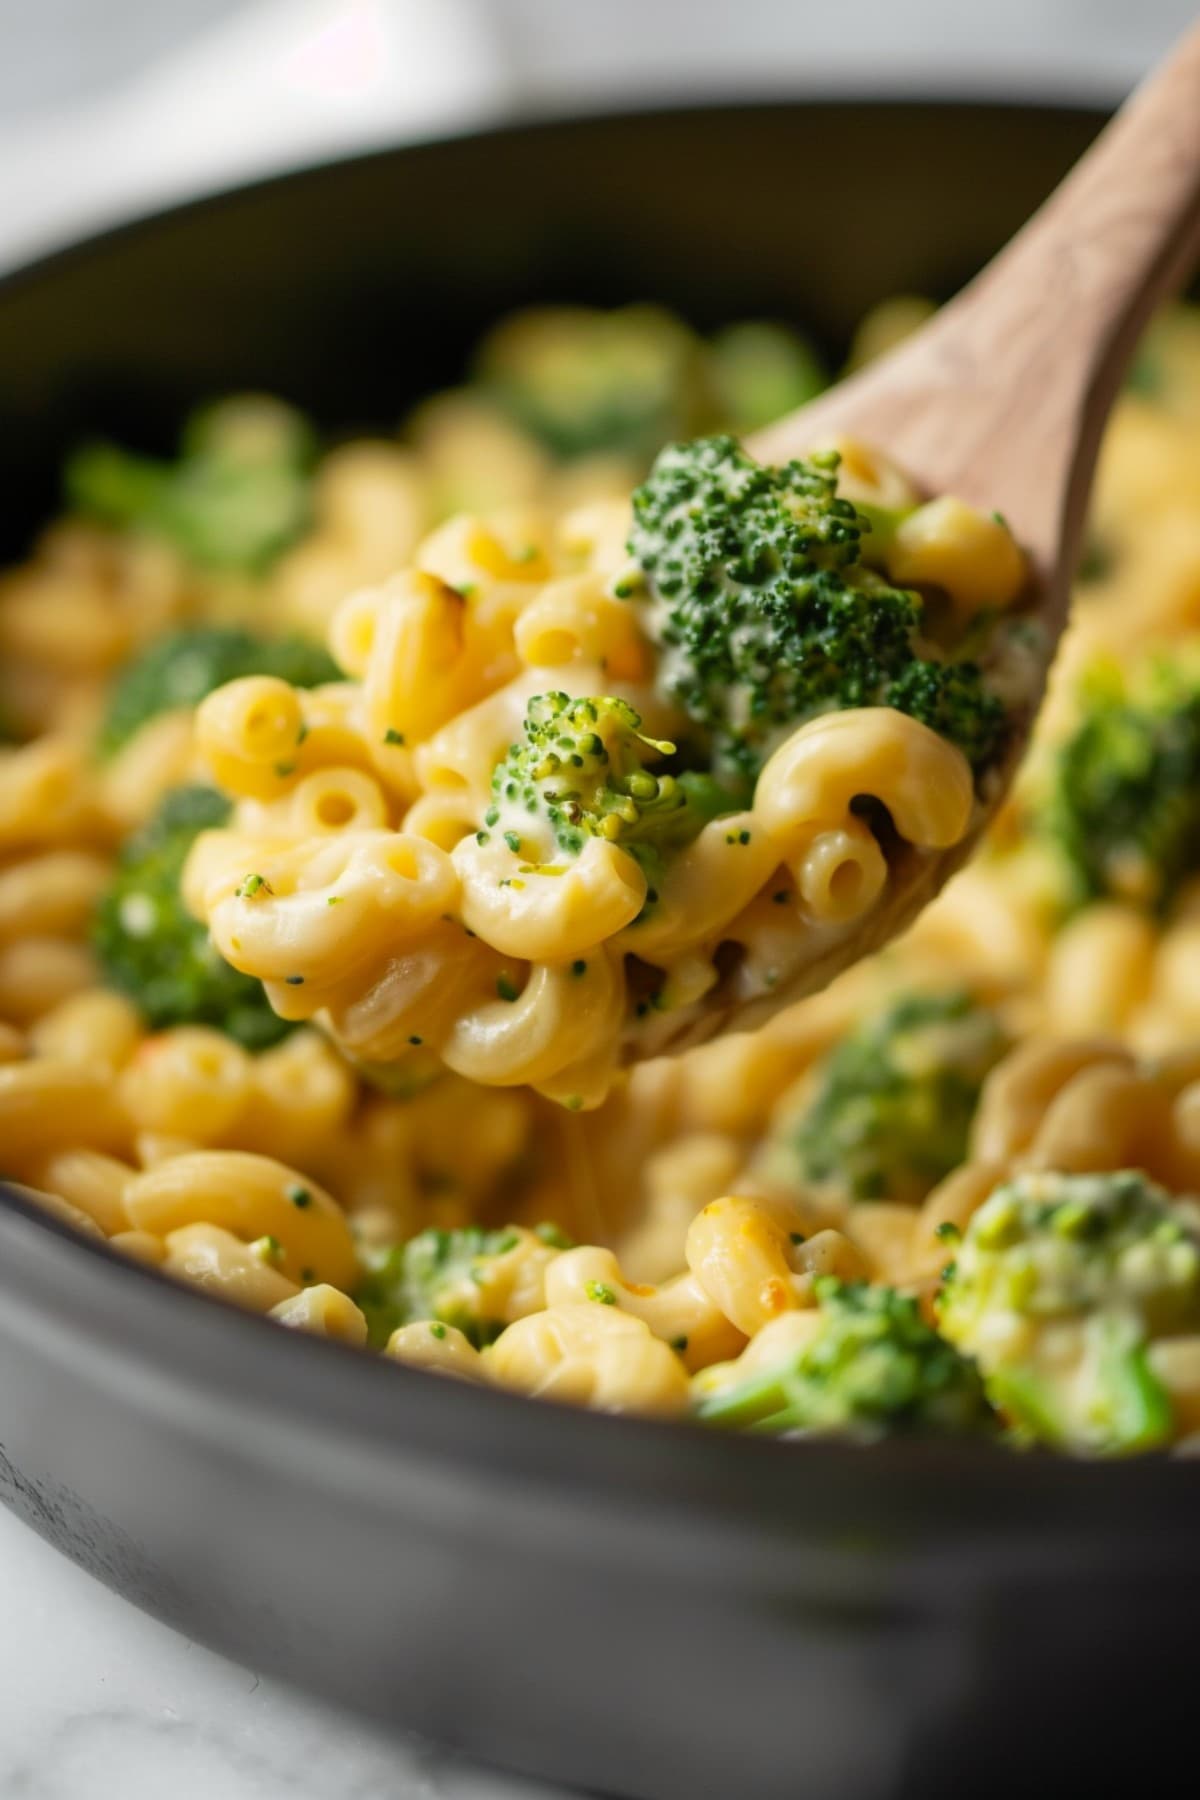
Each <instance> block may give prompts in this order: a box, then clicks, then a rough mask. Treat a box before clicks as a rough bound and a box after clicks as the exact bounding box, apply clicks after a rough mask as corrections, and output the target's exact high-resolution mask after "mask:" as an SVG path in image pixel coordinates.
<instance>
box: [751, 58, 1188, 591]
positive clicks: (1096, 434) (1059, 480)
mask: <svg viewBox="0 0 1200 1800" xmlns="http://www.w3.org/2000/svg"><path fill="white" fill-rule="evenodd" d="M1198 255H1200V26H1195V27H1193V28H1192V29H1191V30H1190V31H1189V32H1188V34H1187V35H1186V36H1185V37H1184V38H1183V39H1182V41H1181V42H1180V43H1179V44H1178V45H1177V46H1176V48H1175V50H1174V51H1173V52H1172V54H1171V55H1170V56H1169V57H1168V58H1167V60H1166V61H1165V62H1164V63H1162V64H1161V65H1160V66H1159V67H1158V68H1157V69H1156V70H1155V71H1154V72H1153V73H1152V74H1151V75H1150V76H1148V77H1147V79H1146V80H1145V81H1144V82H1143V84H1142V85H1141V87H1139V88H1138V89H1137V90H1136V92H1135V93H1134V94H1133V95H1132V96H1131V97H1130V99H1129V100H1128V101H1127V102H1126V103H1125V105H1124V106H1123V107H1122V108H1121V111H1120V112H1119V113H1118V114H1117V115H1116V117H1115V118H1114V119H1113V120H1112V121H1111V122H1110V124H1109V125H1108V126H1107V127H1106V129H1105V130H1104V131H1103V132H1102V133H1101V134H1100V136H1099V137H1098V138H1097V139H1096V141H1095V143H1094V144H1093V145H1092V147H1091V148H1090V150H1089V151H1088V152H1087V154H1086V155H1085V156H1084V157H1083V158H1082V160H1081V161H1080V162H1079V163H1077V164H1076V166H1075V168H1074V169H1073V170H1072V171H1071V173H1070V174H1069V175H1068V176H1067V178H1066V179H1065V181H1063V182H1062V184H1061V186H1059V187H1058V188H1057V189H1056V190H1055V192H1054V193H1053V194H1052V195H1051V196H1050V198H1049V199H1048V200H1047V201H1046V202H1045V204H1044V205H1043V206H1042V207H1041V208H1040V210H1039V211H1038V212H1037V213H1035V214H1034V216H1033V218H1032V219H1030V221H1029V222H1028V224H1027V225H1025V226H1024V228H1023V229H1022V230H1021V231H1020V232H1019V233H1018V234H1017V236H1016V237H1015V238H1013V240H1012V241H1011V243H1010V244H1009V245H1008V246H1007V247H1006V248H1005V249H1004V250H1002V251H1001V252H1000V254H999V255H998V256H997V257H996V258H995V259H994V260H993V261H992V262H991V263H990V264H989V265H988V267H987V268H986V269H985V270H984V271H983V273H982V274H981V275H980V276H978V277H977V278H976V280H975V281H973V282H972V283H971V284H970V286H969V287H967V288H966V289H964V291H963V292H962V293H961V294H960V295H959V296H958V297H957V299H955V300H953V301H951V302H950V304H949V305H947V306H945V307H944V308H943V309H942V311H941V312H940V313H939V314H938V315H937V317H936V318H935V319H933V320H932V321H931V322H930V324H929V325H927V326H926V327H925V328H924V330H922V331H921V332H920V333H919V334H918V335H917V336H915V337H914V338H912V339H911V340H909V341H908V342H907V343H905V344H902V345H901V346H900V348H899V349H898V350H896V351H894V352H893V353H892V355H891V356H889V357H888V358H886V359H885V360H884V361H883V362H881V363H878V364H875V365H873V366H872V367H870V368H868V369H866V370H864V371H863V372H862V374H861V375H858V376H855V377H852V378H851V379H850V380H849V381H847V382H844V383H842V384H841V385H840V386H839V387H838V388H835V389H832V390H831V391H830V393H829V394H828V395H827V396H823V397H822V398H820V399H818V400H817V401H816V402H814V403H813V404H812V405H811V406H809V407H806V408H805V409H804V410H803V412H802V413H799V414H796V415H793V417H792V418H791V419H784V420H781V421H780V423H779V424H778V425H777V426H773V427H770V428H769V429H768V430H767V431H766V432H764V433H761V434H760V435H759V437H758V438H757V439H756V440H754V441H753V443H752V445H751V448H752V449H753V450H754V452H755V454H756V455H759V456H761V457H763V458H764V459H766V460H778V458H779V457H780V456H788V455H794V454H795V453H796V452H797V451H798V450H799V449H801V448H810V447H811V446H812V445H813V444H815V443H820V442H821V441H822V437H823V436H825V437H828V436H829V435H833V434H838V433H843V432H844V433H849V434H854V433H855V432H856V431H858V432H861V434H862V435H863V436H864V437H867V438H868V439H869V440H871V441H873V442H875V443H877V444H879V445H880V446H881V447H882V448H885V449H887V450H888V451H889V452H890V453H892V454H894V455H895V456H896V458H897V459H898V460H899V461H900V462H901V463H903V464H905V465H906V466H907V467H908V468H909V469H910V470H911V471H912V473H913V474H914V475H915V476H916V477H917V479H918V480H919V481H920V482H921V484H922V485H923V486H924V487H925V488H926V489H927V490H928V491H931V492H941V491H947V490H948V491H952V492H955V493H957V494H959V495H960V496H961V497H962V498H963V499H965V500H968V501H973V502H975V503H977V504H980V505H985V506H987V507H989V508H990V507H999V508H1001V509H1002V510H1003V511H1004V512H1005V513H1007V514H1008V516H1009V517H1010V518H1011V519H1012V520H1013V522H1014V525H1015V526H1016V527H1017V528H1018V532H1019V536H1020V537H1021V540H1022V542H1023V543H1024V544H1025V545H1026V547H1027V548H1028V549H1029V550H1030V552H1031V554H1032V556H1033V558H1034V562H1035V564H1036V565H1037V566H1038V569H1039V573H1040V575H1041V576H1042V578H1043V580H1044V581H1045V582H1046V584H1047V590H1048V591H1047V596H1046V598H1047V604H1048V607H1049V610H1050V611H1051V613H1053V612H1054V611H1055V610H1061V609H1062V608H1064V607H1065V604H1066V592H1065V589H1066V582H1067V579H1068V578H1069V576H1070V574H1071V573H1072V571H1073V568H1074V561H1075V556H1076V553H1077V550H1078V544H1079V538H1080V533H1081V530H1082V525H1083V512H1084V506H1085V503H1086V499H1087V490H1088V485H1089V483H1090V480H1091V475H1092V470H1093V466H1094V463H1095V458H1096V450H1097V447H1098V444H1099V440H1100V434H1101V430H1102V428H1103V425H1104V420H1105V417H1106V414H1107V412H1108V409H1109V407H1110V405H1111V403H1112V399H1113V396H1114V394H1115V392H1116V389H1117V386H1118V384H1119V383H1120V381H1121V378H1122V376H1123V374H1124V373H1125V370H1126V368H1127V366H1128V364H1129V361H1130V358H1131V356H1132V354H1133V351H1134V348H1135V346H1136V344H1137V340H1138V337H1139V335H1140V333H1141V331H1142V329H1143V327H1144V325H1145V324H1146V321H1147V320H1148V319H1149V317H1150V316H1151V314H1152V313H1153V311H1154V309H1155V307H1156V306H1157V305H1158V304H1159V303H1160V302H1161V301H1162V300H1163V299H1165V298H1166V297H1167V296H1168V295H1169V294H1170V293H1172V292H1173V291H1175V290H1176V289H1177V288H1178V287H1179V286H1181V285H1182V284H1183V282H1184V281H1185V280H1186V278H1187V274H1188V271H1189V268H1190V267H1191V266H1192V264H1193V262H1194V260H1195V259H1196V258H1197V256H1198ZM1058 622H1059V623H1061V620H1060V621H1058Z"/></svg>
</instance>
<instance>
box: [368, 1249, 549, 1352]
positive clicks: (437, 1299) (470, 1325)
mask: <svg viewBox="0 0 1200 1800" xmlns="http://www.w3.org/2000/svg"><path fill="white" fill-rule="evenodd" d="M569 1247H570V1243H569V1239H567V1238H565V1237H564V1236H563V1234H562V1232H560V1231H559V1230H558V1229H557V1228H556V1227H554V1226H552V1225H539V1226H537V1227H536V1229H535V1230H534V1231H533V1232H528V1231H525V1230H522V1229H521V1228H520V1227H518V1226H515V1225H509V1226H505V1227H504V1228H503V1229H502V1230H499V1231H488V1230H485V1229H484V1228H483V1227H482V1226H480V1225H463V1226H460V1227H458V1228H457V1229H455V1230H453V1231H439V1230H436V1229H430V1230H428V1231H421V1232H418V1233H417V1235H416V1237H413V1238H409V1240H408V1242H407V1243H404V1244H393V1245H391V1246H389V1248H387V1249H386V1250H384V1251H382V1252H381V1253H379V1254H377V1256H376V1257H375V1259H374V1262H373V1266H372V1267H371V1268H370V1270H369V1271H368V1273H367V1275H366V1277H365V1278H364V1280H363V1281H362V1283H361V1285H360V1286H359V1289H358V1292H357V1294H356V1295H355V1299H356V1300H357V1302H358V1304H359V1306H360V1307H361V1308H362V1311H363V1313H364V1315H365V1316H366V1320H367V1331H368V1341H369V1342H370V1343H371V1344H373V1345H374V1346H375V1347H376V1348H377V1349H380V1350H382V1349H383V1348H384V1347H385V1346H386V1344H387V1341H388V1339H389V1338H390V1337H391V1335H392V1333H393V1331H396V1330H398V1329H399V1327H400V1326H401V1325H410V1324H412V1323H414V1322H415V1321H417V1320H422V1319H433V1320H439V1319H440V1320H441V1322H442V1324H444V1325H454V1326H457V1328H458V1330H459V1331H461V1332H462V1333H463V1335H464V1337H467V1338H469V1339H470V1341H471V1342H472V1343H473V1344H475V1345H476V1346H477V1347H479V1348H480V1349H482V1347H483V1346H484V1345H485V1344H490V1343H493V1342H494V1341H495V1339H496V1338H498V1337H499V1335H500V1333H501V1332H502V1331H503V1330H504V1327H505V1326H506V1325H508V1324H511V1323H512V1316H515V1314H514V1309H513V1299H514V1292H520V1289H521V1283H522V1281H523V1279H524V1278H526V1277H527V1276H529V1275H530V1274H532V1276H533V1279H534V1281H535V1282H536V1281H537V1279H538V1278H539V1276H540V1273H541V1271H542V1270H544V1268H545V1265H546V1263H548V1262H550V1261H551V1260H552V1259H553V1258H554V1257H555V1256H556V1255H557V1254H558V1253H559V1252H560V1251H561V1250H564V1249H568V1248H569ZM514 1252H519V1253H520V1254H519V1255H517V1256H514ZM541 1303H542V1301H541V1297H540V1295H539V1294H538V1293H537V1292H536V1291H535V1290H534V1289H530V1290H529V1291H528V1292H527V1293H525V1294H523V1296H522V1298H521V1300H520V1301H519V1302H518V1306H517V1310H518V1311H519V1310H521V1309H522V1307H524V1309H526V1310H528V1308H529V1306H531V1305H540V1304H541ZM510 1315H512V1316H510Z"/></svg>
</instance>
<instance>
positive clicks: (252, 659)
mask: <svg viewBox="0 0 1200 1800" xmlns="http://www.w3.org/2000/svg"><path fill="white" fill-rule="evenodd" d="M243 675H277V676H279V678H280V679H281V680H282V681H288V682H290V683H291V684H292V686H293V687H318V686H320V684H321V683H322V682H324V681H337V680H339V678H340V676H339V670H338V666H337V664H336V663H335V662H334V661H333V659H332V657H331V656H329V654H328V653H327V652H326V651H325V650H323V649H322V648H321V646H320V645H319V644H314V643H310V642H309V640H308V639H307V638H300V637H286V638H267V637H260V636H259V635H258V634H257V633H255V632H253V631H243V630H242V629H241V628H240V627H238V626H233V625H195V626H187V627H184V628H183V629H181V630H179V631H169V632H167V633H166V634H165V635H164V636H162V637H159V638H155V640H154V642H153V643H152V644H150V645H149V647H148V648H147V649H145V650H143V652H142V654H141V655H140V656H138V657H135V659H134V660H133V661H132V662H130V663H126V665H125V667H124V668H123V669H122V670H121V673H120V674H119V675H118V676H117V679H116V681H115V682H114V683H113V686H112V688H111V690H110V692H109V696H108V710H107V712H106V713H105V716H104V722H103V724H102V725H101V727H100V739H99V747H100V751H101V754H102V755H105V756H111V755H112V754H113V753H114V752H115V751H117V750H119V749H120V748H121V746H122V744H125V743H127V742H128V741H129V739H130V738H131V737H132V736H133V735H134V733H135V732H136V731H139V730H140V729H141V727H142V726H143V725H145V724H146V722H147V721H148V720H149V719H153V718H155V717H157V715H158V714H159V713H163V712H169V711H170V710H171V709H172V708H173V707H176V706H198V705H199V704H200V702H201V700H203V699H204V697H205V695H206V694H211V693H212V692H213V690H214V689H215V688H219V687H224V685H225V683H226V682H227V681H237V680H239V679H240V677H241V676H243Z"/></svg>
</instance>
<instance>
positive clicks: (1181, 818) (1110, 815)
mask: <svg viewBox="0 0 1200 1800" xmlns="http://www.w3.org/2000/svg"><path fill="white" fill-rule="evenodd" d="M1081 698H1082V703H1083V710H1082V715H1081V717H1080V720H1079V722H1078V724H1077V725H1076V727H1075V729H1074V731H1073V732H1072V733H1071V735H1070V736H1069V737H1068V738H1067V739H1066V741H1065V742H1064V743H1063V744H1062V745H1060V747H1059V748H1058V750H1057V752H1056V754H1055V755H1054V757H1053V759H1052V762H1051V764H1050V769H1049V780H1048V784H1047V788H1046V792H1045V796H1044V798H1043V800H1042V803H1041V805H1040V808H1038V809H1036V810H1035V824H1036V828H1037V830H1038V832H1039V834H1040V835H1041V836H1042V837H1043V838H1045V839H1046V840H1047V841H1049V842H1050V843H1051V844H1052V845H1054V847H1055V849H1056V850H1057V852H1058V855H1059V857H1060V858H1061V861H1062V865H1063V868H1064V871H1065V875H1066V886H1067V895H1066V898H1067V901H1068V905H1070V906H1080V905H1084V904H1086V903H1087V902H1088V901H1089V900H1097V899H1113V900H1125V901H1132V902H1134V903H1135V904H1138V905H1142V906H1146V907H1149V908H1152V909H1156V910H1159V911H1165V910H1166V909H1167V908H1168V907H1169V906H1170V904H1171V902H1172V900H1173V899H1174V898H1175V896H1176V894H1177V893H1178V891H1179V888H1180V886H1181V884H1182V883H1183V882H1184V881H1186V880H1187V878H1188V877H1189V876H1190V875H1192V874H1194V873H1196V871H1197V870H1200V680H1198V679H1196V677H1195V676H1194V675H1189V674H1188V673H1187V672H1186V671H1180V670H1178V669H1169V668H1167V667H1165V666H1162V667H1156V668H1152V669H1150V670H1148V671H1147V672H1146V673H1145V674H1144V676H1143V677H1142V678H1140V679H1139V681H1138V682H1136V683H1135V684H1130V683H1128V682H1127V681H1126V680H1125V679H1124V678H1123V677H1122V676H1121V675H1120V674H1119V673H1118V672H1117V671H1115V670H1109V669H1108V668H1107V667H1106V668H1104V669H1098V670H1096V671H1094V672H1093V674H1092V677H1091V679H1090V680H1089V681H1088V682H1086V683H1085V686H1084V689H1083V693H1082V696H1081Z"/></svg>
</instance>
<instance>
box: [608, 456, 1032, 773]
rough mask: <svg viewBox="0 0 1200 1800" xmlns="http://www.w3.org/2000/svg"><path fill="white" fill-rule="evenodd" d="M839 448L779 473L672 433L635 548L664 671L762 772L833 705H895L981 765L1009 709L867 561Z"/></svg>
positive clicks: (673, 693)
mask: <svg viewBox="0 0 1200 1800" xmlns="http://www.w3.org/2000/svg"><path fill="white" fill-rule="evenodd" d="M839 461H840V459H839V457H838V456H837V455H836V454H835V453H834V452H828V453H823V454H818V455H815V456H813V457H811V458H810V459H809V460H808V461H807V462H800V461H795V462H790V463H787V464H786V465H785V466H784V467H782V468H778V469H772V468H766V467H764V466H762V465H761V464H759V463H756V462H754V461H753V460H752V459H751V458H750V457H749V456H747V455H746V454H745V452H744V451H743V450H741V449H740V448H739V446H738V444H737V442H736V441H735V440H734V439H733V438H731V437H711V438H701V439H698V440H697V441H695V442H694V443H690V444H671V445H669V446H668V447H667V448H666V449H665V450H664V451H663V452H662V453H661V455H660V456H659V457H658V459H657V461H656V462H655V464H654V468H653V470H652V471H651V474H650V477H649V479H648V480H647V481H646V482H645V483H644V484H643V485H642V486H641V487H640V488H638V489H637V491H636V493H635V494H634V497H633V515H634V522H633V531H632V534H631V536H630V539H629V551H630V554H631V556H632V557H633V558H634V559H635V561H636V562H637V563H638V564H639V565H640V568H641V571H642V583H641V584H629V585H628V586H627V587H626V589H625V590H624V591H625V592H626V593H627V595H629V594H632V595H636V594H637V593H638V591H639V585H640V586H641V587H643V588H645V589H648V597H649V600H650V604H649V605H648V606H647V607H646V609H645V611H646V624H647V627H648V629H649V631H650V634H651V636H652V637H653V638H654V639H655V641H656V642H657V644H658V646H659V650H660V653H661V654H660V667H659V679H660V682H661V684H662V686H663V689H664V692H665V695H666V697H667V698H668V699H669V700H670V701H671V702H673V703H674V704H675V705H676V706H678V707H680V708H682V710H683V712H684V713H686V715H687V716H688V718H689V719H690V720H691V721H692V723H693V725H695V726H696V727H698V728H699V730H700V732H701V733H702V734H703V736H704V737H706V738H707V739H708V740H709V742H710V746H711V757H712V765H713V767H714V769H715V770H716V771H717V772H718V773H723V772H726V771H731V772H733V773H736V774H739V775H741V776H743V777H746V778H749V779H753V778H754V777H755V776H756V775H757V773H758V770H759V769H760V768H761V766H762V764H763V762H764V761H765V760H766V757H767V756H768V755H769V754H770V752H771V750H772V749H774V748H775V746H776V745H777V744H778V743H779V742H780V741H781V740H782V738H783V737H785V736H786V735H787V734H788V733H789V732H790V731H793V730H794V729H795V728H796V726H798V725H800V724H802V723H803V722H804V721H805V720H806V719H810V718H813V717H815V716H816V715H817V714H819V713H823V712H829V711H831V710H834V709H835V708H844V707H857V706H895V707H897V708H899V710H900V711H902V712H907V713H910V714H911V715H912V716H913V717H914V718H917V719H920V720H921V721H922V722H923V723H924V724H927V725H929V726H930V727H931V728H932V729H933V730H935V731H943V732H945V733H946V734H947V735H950V736H951V737H952V738H953V741H954V742H955V743H958V744H959V745H960V747H961V748H962V749H963V751H964V754H966V755H967V756H969V757H970V758H971V760H972V762H973V764H974V766H975V768H976V769H977V770H981V769H983V768H984V767H986V766H987V765H988V763H989V762H991V761H992V760H993V758H994V757H995V756H996V755H997V754H998V753H999V750H1000V748H1001V746H1002V743H1003V738H1004V730H1005V716H1004V709H1003V706H1002V705H1001V703H1000V701H999V699H998V698H997V697H996V696H995V695H993V694H991V693H989V692H988V690H987V688H986V686H985V684H984V679H983V675H982V673H981V671H980V669H979V668H978V666H977V665H976V664H974V663H971V662H965V661H964V662H957V663H955V662H939V661H934V660H932V659H930V658H928V657H924V656H922V655H921V654H920V653H919V651H918V648H917V633H918V630H919V628H920V625H921V613H922V602H921V599H920V596H919V595H917V594H915V593H911V592H909V591H907V590H905V589H901V588H896V587H892V586H891V585H890V584H889V583H888V582H887V581H885V580H884V579H883V577H882V576H881V575H879V574H877V573H876V572H875V571H874V570H872V569H869V568H866V567H864V565H863V562H862V555H863V539H864V534H865V533H866V532H867V523H866V520H865V519H864V517H863V516H862V515H861V514H860V513H859V512H858V511H857V510H856V508H855V507H854V506H853V505H852V504H851V502H850V501H849V500H845V499H842V498H841V497H840V496H839V495H838V492H837V471H838V466H839Z"/></svg>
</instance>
